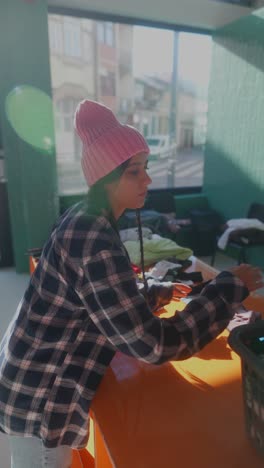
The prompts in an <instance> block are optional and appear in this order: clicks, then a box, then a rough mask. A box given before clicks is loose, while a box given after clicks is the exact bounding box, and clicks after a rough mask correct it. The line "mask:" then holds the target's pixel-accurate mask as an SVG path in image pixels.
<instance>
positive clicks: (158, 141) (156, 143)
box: [146, 135, 176, 160]
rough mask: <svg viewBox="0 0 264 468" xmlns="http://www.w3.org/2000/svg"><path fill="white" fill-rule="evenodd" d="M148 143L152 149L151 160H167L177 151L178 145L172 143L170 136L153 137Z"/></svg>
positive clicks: (150, 137) (149, 138)
mask: <svg viewBox="0 0 264 468" xmlns="http://www.w3.org/2000/svg"><path fill="white" fill-rule="evenodd" d="M146 141H147V143H148V145H149V149H150V155H149V157H150V159H154V160H156V159H161V158H167V157H169V156H170V155H171V153H172V152H173V151H174V150H175V149H176V143H172V142H171V141H170V135H151V136H149V137H147V138H146Z"/></svg>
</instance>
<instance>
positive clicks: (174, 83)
mask: <svg viewBox="0 0 264 468" xmlns="http://www.w3.org/2000/svg"><path fill="white" fill-rule="evenodd" d="M178 49H179V33H178V32H176V31H174V33H173V62H172V75H171V105H170V121H169V131H170V142H171V143H174V142H176V148H175V151H173V153H172V154H171V155H170V157H169V159H168V182H167V184H168V187H173V186H174V176H175V162H176V155H177V141H176V138H177V89H178Z"/></svg>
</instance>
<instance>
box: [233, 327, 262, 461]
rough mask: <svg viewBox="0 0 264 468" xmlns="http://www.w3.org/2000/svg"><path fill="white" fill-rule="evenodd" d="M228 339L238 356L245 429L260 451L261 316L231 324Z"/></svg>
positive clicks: (260, 451)
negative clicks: (240, 323) (232, 326)
mask: <svg viewBox="0 0 264 468" xmlns="http://www.w3.org/2000/svg"><path fill="white" fill-rule="evenodd" d="M228 343H229V345H230V346H231V348H232V349H233V350H234V351H236V353H237V354H238V355H239V356H240V358H241V369H242V391H243V400H244V412H245V425H246V432H247V435H248V437H249V439H250V440H251V442H252V444H253V445H254V446H255V447H256V449H257V450H258V452H259V453H261V454H262V455H264V320H259V321H257V322H256V323H253V324H249V325H242V326H240V327H236V328H234V329H233V330H232V331H231V333H230V335H229V338H228Z"/></svg>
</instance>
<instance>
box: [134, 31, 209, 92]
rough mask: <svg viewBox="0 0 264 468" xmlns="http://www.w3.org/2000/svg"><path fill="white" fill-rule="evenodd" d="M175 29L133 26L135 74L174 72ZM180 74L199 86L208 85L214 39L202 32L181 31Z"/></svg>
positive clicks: (181, 77) (184, 78)
mask: <svg viewBox="0 0 264 468" xmlns="http://www.w3.org/2000/svg"><path fill="white" fill-rule="evenodd" d="M173 34H174V33H173V32H172V31H168V30H164V29H157V28H150V27H145V26H134V47H133V52H134V56H133V60H134V74H135V75H136V76H138V75H142V74H148V75H149V74H154V73H165V74H170V73H171V71H172V59H173ZM178 51H179V55H178V76H179V78H180V79H183V80H187V81H192V82H194V83H196V85H198V86H207V85H208V81H209V73H210V62H211V38H210V37H208V36H205V35H202V34H193V33H179V49H178Z"/></svg>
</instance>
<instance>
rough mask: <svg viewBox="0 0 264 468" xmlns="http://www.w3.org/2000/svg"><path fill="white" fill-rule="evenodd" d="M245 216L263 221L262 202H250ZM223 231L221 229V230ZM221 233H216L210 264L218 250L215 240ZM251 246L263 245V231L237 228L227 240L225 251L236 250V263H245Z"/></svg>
mask: <svg viewBox="0 0 264 468" xmlns="http://www.w3.org/2000/svg"><path fill="white" fill-rule="evenodd" d="M247 218H250V219H258V220H259V221H261V222H263V223H264V204H261V203H252V204H251V205H250V207H249V211H248V215H247ZM222 233H223V231H222ZM222 233H218V234H217V236H216V239H215V249H214V252H213V255H212V259H211V265H212V266H213V265H214V263H215V257H216V253H217V251H218V250H220V249H218V247H217V242H218V240H219V238H220V235H221V234H222ZM252 247H264V231H261V230H260V229H255V228H249V229H237V230H235V231H233V232H232V233H231V234H230V236H229V240H228V244H227V246H226V248H225V250H221V252H225V253H227V254H228V251H230V249H232V250H233V251H236V252H237V263H238V265H240V263H247V250H248V249H250V248H252Z"/></svg>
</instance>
